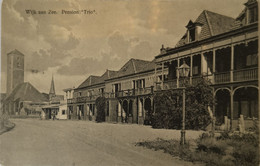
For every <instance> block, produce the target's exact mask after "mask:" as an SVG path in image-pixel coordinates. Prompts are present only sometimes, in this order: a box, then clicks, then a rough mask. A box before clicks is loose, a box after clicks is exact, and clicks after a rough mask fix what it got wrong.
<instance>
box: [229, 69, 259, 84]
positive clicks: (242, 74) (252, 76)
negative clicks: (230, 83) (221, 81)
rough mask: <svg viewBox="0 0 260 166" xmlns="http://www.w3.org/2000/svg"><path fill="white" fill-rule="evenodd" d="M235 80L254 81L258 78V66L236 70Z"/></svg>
mask: <svg viewBox="0 0 260 166" xmlns="http://www.w3.org/2000/svg"><path fill="white" fill-rule="evenodd" d="M233 76H234V81H253V80H258V77H257V76H258V68H257V67H255V68H250V69H242V70H235V71H234V74H233Z"/></svg>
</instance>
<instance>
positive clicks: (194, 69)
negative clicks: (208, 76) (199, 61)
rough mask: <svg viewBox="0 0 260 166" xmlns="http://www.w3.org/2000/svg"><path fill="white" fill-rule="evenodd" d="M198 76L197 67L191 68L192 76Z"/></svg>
mask: <svg viewBox="0 0 260 166" xmlns="http://www.w3.org/2000/svg"><path fill="white" fill-rule="evenodd" d="M198 74H199V66H193V68H192V75H198Z"/></svg>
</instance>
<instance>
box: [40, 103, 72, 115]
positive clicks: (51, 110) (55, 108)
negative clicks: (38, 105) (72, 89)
mask: <svg viewBox="0 0 260 166" xmlns="http://www.w3.org/2000/svg"><path fill="white" fill-rule="evenodd" d="M42 110H43V112H42V115H41V118H42V119H53V116H54V117H55V119H67V104H66V103H60V104H49V105H46V106H43V107H42Z"/></svg>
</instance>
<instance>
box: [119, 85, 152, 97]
mask: <svg viewBox="0 0 260 166" xmlns="http://www.w3.org/2000/svg"><path fill="white" fill-rule="evenodd" d="M152 93H153V87H146V88H138V89H128V90H121V91H119V92H116V94H115V97H127V96H139V95H147V94H152Z"/></svg>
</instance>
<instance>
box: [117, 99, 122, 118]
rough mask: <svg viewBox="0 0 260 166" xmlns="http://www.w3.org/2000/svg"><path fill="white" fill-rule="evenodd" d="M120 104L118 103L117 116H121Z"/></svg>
mask: <svg viewBox="0 0 260 166" xmlns="http://www.w3.org/2000/svg"><path fill="white" fill-rule="evenodd" d="M121 108H122V107H121V104H120V102H118V115H117V116H121Z"/></svg>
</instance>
